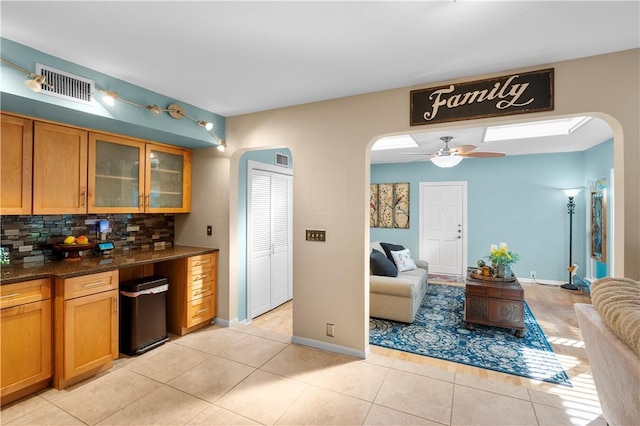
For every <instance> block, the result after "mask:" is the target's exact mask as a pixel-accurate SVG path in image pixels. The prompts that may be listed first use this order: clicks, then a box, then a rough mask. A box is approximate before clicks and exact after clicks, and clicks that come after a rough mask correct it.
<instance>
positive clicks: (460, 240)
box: [419, 182, 467, 275]
mask: <svg viewBox="0 0 640 426" xmlns="http://www.w3.org/2000/svg"><path fill="white" fill-rule="evenodd" d="M466 199H467V185H466V182H434V183H427V182H421V183H420V226H419V228H420V231H419V232H420V241H419V244H420V258H421V259H425V260H427V261H428V262H429V272H431V273H434V274H449V275H463V273H464V265H465V264H466V263H467V260H466V252H467V237H466V227H467V219H466V218H467V214H466Z"/></svg>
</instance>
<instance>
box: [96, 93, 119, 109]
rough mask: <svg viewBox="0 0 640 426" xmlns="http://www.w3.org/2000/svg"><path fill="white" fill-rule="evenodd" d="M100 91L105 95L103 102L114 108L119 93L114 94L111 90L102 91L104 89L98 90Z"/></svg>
mask: <svg viewBox="0 0 640 426" xmlns="http://www.w3.org/2000/svg"><path fill="white" fill-rule="evenodd" d="M98 91H100V92H102V93H104V96H103V97H102V101H103V102H104V103H105V104H106V105H108V106H110V107H112V106H114V105H115V103H116V99H117V98H118V92H112V91H111V90H102V89H98Z"/></svg>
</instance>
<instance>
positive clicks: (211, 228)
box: [207, 225, 213, 236]
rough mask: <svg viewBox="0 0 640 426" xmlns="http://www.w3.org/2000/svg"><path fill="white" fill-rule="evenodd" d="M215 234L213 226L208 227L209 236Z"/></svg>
mask: <svg viewBox="0 0 640 426" xmlns="http://www.w3.org/2000/svg"><path fill="white" fill-rule="evenodd" d="M211 234H213V227H212V226H211V225H207V235H209V236H211Z"/></svg>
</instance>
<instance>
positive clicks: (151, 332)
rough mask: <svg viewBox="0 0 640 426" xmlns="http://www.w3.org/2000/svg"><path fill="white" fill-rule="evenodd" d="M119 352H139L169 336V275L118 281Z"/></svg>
mask: <svg viewBox="0 0 640 426" xmlns="http://www.w3.org/2000/svg"><path fill="white" fill-rule="evenodd" d="M119 287H120V352H122V353H124V354H127V355H140V354H142V353H145V352H147V351H149V350H151V349H153V348H156V347H158V346H160V345H162V344H163V343H165V342H167V341H168V340H169V337H168V336H167V291H168V290H169V279H168V278H167V277H162V276H159V275H153V276H150V277H143V278H137V279H133V280H129V281H123V282H121V283H120V286H119Z"/></svg>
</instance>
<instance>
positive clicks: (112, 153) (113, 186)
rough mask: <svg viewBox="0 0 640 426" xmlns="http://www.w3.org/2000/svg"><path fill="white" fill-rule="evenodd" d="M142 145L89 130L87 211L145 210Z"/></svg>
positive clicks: (139, 211)
mask: <svg viewBox="0 0 640 426" xmlns="http://www.w3.org/2000/svg"><path fill="white" fill-rule="evenodd" d="M144 170H145V144H144V142H140V141H136V140H133V139H128V138H122V137H117V136H112V135H105V134H101V133H89V207H88V212H89V213H142V212H144Z"/></svg>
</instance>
